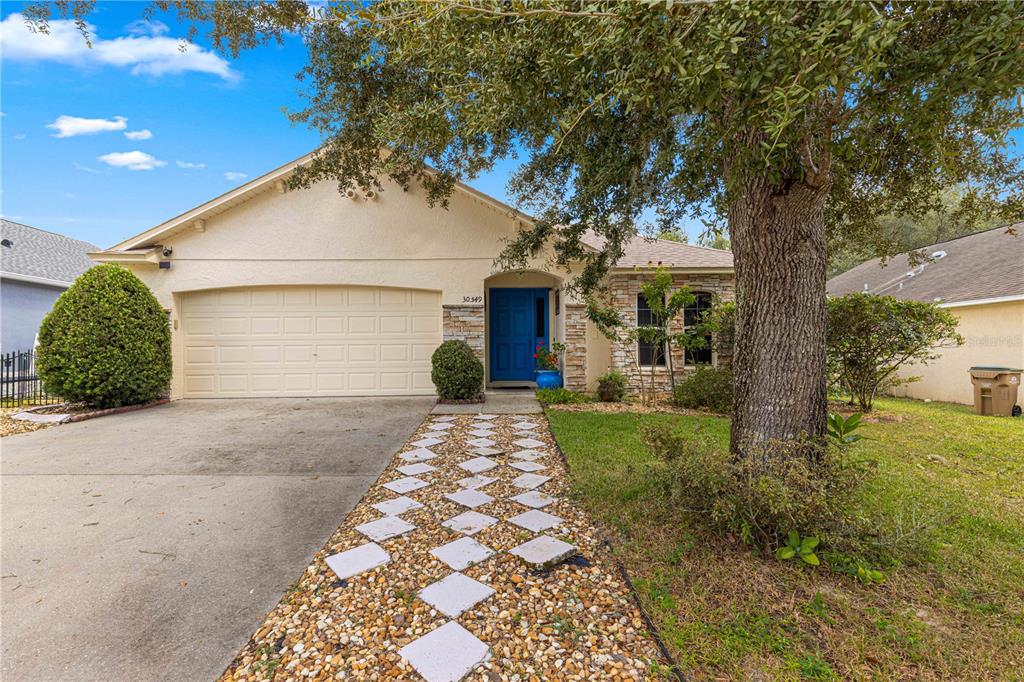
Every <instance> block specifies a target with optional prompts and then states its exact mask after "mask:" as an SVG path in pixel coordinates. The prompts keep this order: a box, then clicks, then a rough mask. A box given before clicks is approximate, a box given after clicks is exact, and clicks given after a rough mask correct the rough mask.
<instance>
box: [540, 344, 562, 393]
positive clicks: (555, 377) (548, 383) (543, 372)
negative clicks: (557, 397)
mask: <svg viewBox="0 0 1024 682" xmlns="http://www.w3.org/2000/svg"><path fill="white" fill-rule="evenodd" d="M564 350H565V344H563V343H558V342H555V343H553V344H551V349H550V350H548V348H547V347H546V346H545V345H544V343H543V342H541V343H538V344H537V348H536V349H535V351H536V352H534V354H533V357H534V358H535V359H536V360H537V370H536V380H537V388H561V386H562V373H561V372H560V371H558V357H559V356H560V355H561V353H562V351H564Z"/></svg>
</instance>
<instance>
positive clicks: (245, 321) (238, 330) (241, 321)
mask: <svg viewBox="0 0 1024 682" xmlns="http://www.w3.org/2000/svg"><path fill="white" fill-rule="evenodd" d="M249 322H250V318H248V317H221V318H220V319H219V320H218V324H217V332H218V335H219V336H249V335H250V334H251V331H250V330H251V327H250V325H249Z"/></svg>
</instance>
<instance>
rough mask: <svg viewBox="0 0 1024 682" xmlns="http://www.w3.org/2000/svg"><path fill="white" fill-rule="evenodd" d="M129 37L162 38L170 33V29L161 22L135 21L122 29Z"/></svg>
mask: <svg viewBox="0 0 1024 682" xmlns="http://www.w3.org/2000/svg"><path fill="white" fill-rule="evenodd" d="M124 30H125V31H127V32H128V35H130V36H162V35H164V34H165V33H170V31H171V29H170V27H169V26H168V25H167V24H165V23H164V22H162V21H158V20H153V21H146V20H145V19H137V20H136V21H133V22H131V23H130V24H128V25H127V26H125V27H124Z"/></svg>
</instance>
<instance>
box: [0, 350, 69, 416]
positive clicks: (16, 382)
mask: <svg viewBox="0 0 1024 682" xmlns="http://www.w3.org/2000/svg"><path fill="white" fill-rule="evenodd" d="M59 402H63V401H62V400H61V398H60V397H58V396H55V395H50V394H49V393H47V392H46V389H45V388H43V382H42V381H40V380H39V377H38V376H36V354H35V353H34V352H33V351H30V350H28V351H14V352H12V353H4V354H3V355H0V407H22V406H25V407H28V406H31V405H52V404H54V403H59Z"/></svg>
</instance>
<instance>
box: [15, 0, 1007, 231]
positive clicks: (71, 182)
mask: <svg viewBox="0 0 1024 682" xmlns="http://www.w3.org/2000/svg"><path fill="white" fill-rule="evenodd" d="M146 5H147V3H145V2H99V3H97V7H96V10H95V11H94V12H93V13H92V14H91V15H90V17H89V19H88V20H89V22H90V23H91V24H92V26H93V31H92V35H93V49H91V50H90V49H88V48H87V47H86V46H85V44H84V42H83V41H82V38H81V37H80V36H79V35H78V34H77V31H76V30H75V29H74V27H73V26H71V25H70V22H60V21H55V22H53V25H52V26H51V35H50V36H48V37H45V36H39V35H30V34H28V33H27V32H26V30H25V28H24V22H23V21H21V20H20V17H19V15H18V14H19V12H20V11H21V10H22V8H23V3H20V2H7V1H6V0H5V1H4V2H2V3H0V22H2V23H0V30H2V38H3V50H2V63H0V111H2V112H3V116H2V117H0V186H2V190H3V191H2V193H0V214H2V215H3V216H4V217H6V218H9V219H11V220H17V221H19V222H24V223H26V224H29V225H32V226H35V227H39V228H43V229H47V230H52V231H55V232H61V233H63V234H67V235H70V236H73V237H76V238H78V239H83V240H86V241H89V242H92V243H94V244H96V245H98V246H102V247H106V246H110V245H112V244H115V243H117V242H119V241H121V240H123V239H125V238H127V237H129V236H131V235H133V234H136V233H138V232H141V231H143V230H145V229H148V228H149V227H152V226H153V225H156V224H158V223H160V222H162V221H163V220H166V219H167V218H170V217H172V216H174V215H177V214H179V213H181V212H183V211H186V210H188V209H190V208H192V207H193V206H196V205H198V204H200V203H202V202H204V201H206V200H208V199H211V198H213V197H215V196H217V195H219V194H222V193H223V192H225V191H227V190H229V189H231V188H232V187H235V186H237V185H239V184H241V183H243V182H245V180H247V179H251V178H253V177H256V176H258V175H261V174H263V173H265V172H267V171H269V170H271V169H273V168H276V167H277V166H280V165H282V164H284V163H286V162H288V161H290V160H292V159H294V158H296V157H299V156H301V155H303V154H305V153H306V152H308V151H310V150H311V149H313V148H315V147H316V145H317V144H318V143H319V141H320V140H319V135H318V134H317V133H316V132H314V131H310V130H308V129H306V128H304V127H296V126H293V125H292V124H291V123H290V122H289V121H288V119H287V117H286V116H285V113H284V111H283V109H284V108H288V109H291V110H297V109H300V108H301V107H302V104H303V100H302V98H301V97H300V96H299V93H298V89H299V87H300V83H299V82H298V81H297V80H296V78H295V74H296V73H297V72H298V71H299V70H300V68H301V67H302V65H303V62H304V60H305V48H304V47H303V45H302V44H301V41H300V40H299V39H298V38H297V37H293V38H289V39H288V40H287V41H286V43H285V44H284V45H282V46H276V45H275V46H268V47H265V48H259V49H256V50H251V51H249V52H246V53H243V54H242V55H241V56H240V57H239V58H238V59H236V60H229V59H226V58H224V57H222V56H220V55H217V54H215V53H213V52H212V51H211V50H210V49H209V46H208V45H207V44H204V43H203V41H202V40H201V39H200V40H199V44H197V45H192V46H190V47H189V49H188V50H187V51H186V52H184V53H182V52H181V51H179V50H178V44H179V40H180V39H181V38H182V37H183V36H185V34H186V30H187V29H186V27H183V26H179V25H177V24H176V23H175V22H174V19H173V17H171V16H167V15H157V16H156V17H155V19H156V20H157V21H156V22H154V23H151V24H143V23H142V22H141V21H140V18H141V16H142V13H143V9H144V8H145V7H146ZM1014 137H1015V138H1016V139H1017V148H1018V150H1019V149H1020V148H1021V147H1022V146H1024V133H1022V131H1020V130H1018V131H1016V132H1015V133H1014ZM515 166H516V162H515V161H512V160H509V161H506V162H504V163H502V164H501V165H500V166H499V167H497V168H496V169H495V170H494V171H493V172H491V173H490V174H488V175H486V176H483V177H480V178H477V179H476V180H474V181H472V182H471V183H470V184H472V185H473V186H474V187H476V188H478V189H480V190H482V191H484V192H486V193H488V194H491V195H492V196H495V197H497V198H498V199H501V200H503V201H508V196H507V192H506V181H507V179H508V176H509V173H510V172H511V171H512V170H513V169H514V168H515ZM700 229H701V228H700V226H699V224H696V225H690V226H689V229H688V232H689V234H690V237H691V241H693V240H694V239H695V238H696V236H697V234H698V233H699V232H700Z"/></svg>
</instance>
